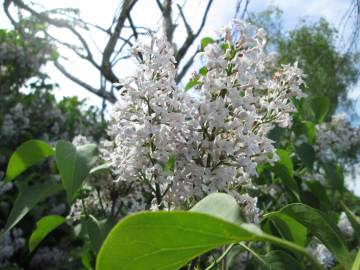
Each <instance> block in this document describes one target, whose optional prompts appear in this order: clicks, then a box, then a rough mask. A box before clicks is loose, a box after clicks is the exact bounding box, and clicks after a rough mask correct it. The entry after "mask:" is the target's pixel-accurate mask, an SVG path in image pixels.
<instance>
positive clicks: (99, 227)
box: [86, 215, 115, 253]
mask: <svg viewBox="0 0 360 270" xmlns="http://www.w3.org/2000/svg"><path fill="white" fill-rule="evenodd" d="M114 225H115V222H114V221H112V220H108V219H104V220H97V219H96V218H95V217H94V216H91V215H90V216H89V218H88V219H87V220H86V230H87V232H88V235H89V238H90V243H91V247H92V250H93V251H94V252H95V253H97V252H98V251H99V249H100V247H101V245H102V243H103V242H104V240H105V238H106V236H107V235H108V233H109V232H110V230H111V229H112V227H114Z"/></svg>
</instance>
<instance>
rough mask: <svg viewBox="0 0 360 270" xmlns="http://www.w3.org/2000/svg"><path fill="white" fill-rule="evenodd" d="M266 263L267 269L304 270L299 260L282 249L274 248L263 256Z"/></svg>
mask: <svg viewBox="0 0 360 270" xmlns="http://www.w3.org/2000/svg"><path fill="white" fill-rule="evenodd" d="M262 259H263V261H264V262H265V264H266V269H270V270H289V269H291V270H302V269H303V268H302V267H301V265H300V264H299V261H298V260H296V259H294V258H293V257H292V256H290V255H289V254H288V253H286V252H284V251H281V250H274V251H270V252H269V253H267V254H266V255H265V256H263V257H262Z"/></svg>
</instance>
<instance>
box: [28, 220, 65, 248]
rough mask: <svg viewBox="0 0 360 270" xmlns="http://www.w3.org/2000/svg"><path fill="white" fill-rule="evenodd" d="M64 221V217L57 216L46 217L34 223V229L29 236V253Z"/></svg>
mask: <svg viewBox="0 0 360 270" xmlns="http://www.w3.org/2000/svg"><path fill="white" fill-rule="evenodd" d="M65 220H66V219H65V218H64V217H62V216H57V215H51V216H46V217H43V218H42V219H40V220H39V221H38V222H37V223H36V229H35V231H33V233H32V234H31V237H30V240H29V250H30V252H32V251H33V250H34V249H35V248H36V247H37V246H38V245H39V244H40V242H41V241H42V240H43V239H44V238H45V237H46V236H47V235H48V234H49V233H51V232H52V231H53V230H55V229H56V228H57V227H59V226H60V225H61V224H63V223H64V222H65Z"/></svg>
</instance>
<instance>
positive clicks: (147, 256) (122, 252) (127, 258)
mask: <svg viewBox="0 0 360 270" xmlns="http://www.w3.org/2000/svg"><path fill="white" fill-rule="evenodd" d="M240 241H269V242H271V243H273V244H276V245H279V246H282V247H284V248H288V249H290V250H293V251H296V252H299V253H301V254H303V255H306V256H308V258H310V259H311V260H312V263H313V264H314V269H321V267H320V266H319V265H318V263H317V262H316V260H315V259H314V258H313V257H311V256H310V255H309V254H308V253H307V252H306V251H305V250H304V249H303V248H301V247H299V246H297V245H296V244H293V243H291V242H288V241H285V240H282V239H280V238H277V237H273V236H271V235H267V234H265V233H263V232H262V231H261V230H260V229H259V228H258V227H256V226H255V225H252V224H242V225H237V224H234V223H231V222H228V221H225V220H223V219H220V218H217V217H214V216H210V215H208V214H204V213H197V212H177V211H171V212H141V213H137V214H134V215H130V216H128V217H126V218H124V219H122V220H121V221H120V222H119V223H118V224H117V225H116V226H115V227H114V229H113V230H112V231H111V232H110V234H109V235H108V237H107V238H106V240H105V241H104V244H103V245H102V247H101V249H100V252H99V255H98V258H97V262H96V263H97V267H96V269H97V270H107V269H117V270H122V269H126V270H138V269H141V270H150V269H161V270H174V269H179V268H180V267H182V266H184V265H186V263H187V262H189V261H190V260H192V259H194V258H196V257H197V256H199V255H201V254H203V253H205V252H207V251H210V250H212V249H214V248H218V247H220V246H223V245H227V244H231V243H237V242H240Z"/></svg>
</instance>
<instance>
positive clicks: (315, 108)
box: [305, 96, 330, 123]
mask: <svg viewBox="0 0 360 270" xmlns="http://www.w3.org/2000/svg"><path fill="white" fill-rule="evenodd" d="M305 108H310V109H311V112H312V114H313V119H314V120H315V122H316V123H322V122H323V121H324V119H325V118H326V116H327V114H328V113H329V110H330V99H329V98H328V97H326V96H317V97H311V98H309V99H307V100H306V101H305Z"/></svg>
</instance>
